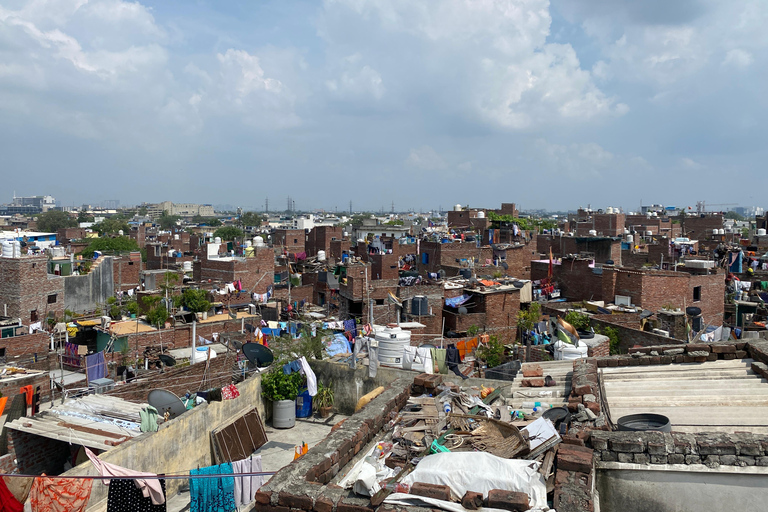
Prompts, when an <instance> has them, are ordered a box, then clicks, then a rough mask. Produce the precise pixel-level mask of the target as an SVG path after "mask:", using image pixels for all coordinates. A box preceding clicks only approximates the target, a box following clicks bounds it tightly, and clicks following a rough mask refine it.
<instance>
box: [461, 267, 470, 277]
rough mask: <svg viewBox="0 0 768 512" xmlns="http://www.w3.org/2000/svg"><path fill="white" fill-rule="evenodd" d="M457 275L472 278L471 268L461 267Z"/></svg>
mask: <svg viewBox="0 0 768 512" xmlns="http://www.w3.org/2000/svg"><path fill="white" fill-rule="evenodd" d="M459 275H460V276H461V277H463V278H464V279H471V278H472V270H471V269H468V268H463V269H461V270H459Z"/></svg>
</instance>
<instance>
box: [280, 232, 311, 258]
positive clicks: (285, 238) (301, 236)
mask: <svg viewBox="0 0 768 512" xmlns="http://www.w3.org/2000/svg"><path fill="white" fill-rule="evenodd" d="M306 242H307V234H306V232H305V231H304V230H303V229H276V230H275V231H274V233H272V247H274V248H275V249H279V250H280V251H282V250H285V251H287V252H290V253H299V252H306Z"/></svg>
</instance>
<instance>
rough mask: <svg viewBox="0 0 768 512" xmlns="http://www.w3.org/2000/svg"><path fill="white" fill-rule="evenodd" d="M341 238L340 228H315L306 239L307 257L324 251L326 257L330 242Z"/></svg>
mask: <svg viewBox="0 0 768 512" xmlns="http://www.w3.org/2000/svg"><path fill="white" fill-rule="evenodd" d="M343 238H344V229H343V228H342V227H341V226H315V227H314V228H312V230H311V231H310V232H309V234H308V235H307V237H306V240H307V241H306V252H307V256H317V252H318V251H325V254H326V257H328V256H330V254H331V241H333V240H342V239H343ZM273 240H274V237H273ZM273 245H274V242H273Z"/></svg>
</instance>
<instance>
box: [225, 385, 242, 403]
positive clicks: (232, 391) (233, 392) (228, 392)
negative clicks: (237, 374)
mask: <svg viewBox="0 0 768 512" xmlns="http://www.w3.org/2000/svg"><path fill="white" fill-rule="evenodd" d="M239 396H240V391H239V390H238V389H237V386H235V385H234V384H230V385H229V386H224V387H223V388H221V397H222V398H223V399H224V400H232V399H234V398H237V397H239Z"/></svg>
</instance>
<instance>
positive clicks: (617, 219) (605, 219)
mask: <svg viewBox="0 0 768 512" xmlns="http://www.w3.org/2000/svg"><path fill="white" fill-rule="evenodd" d="M611 210H612V209H611ZM569 221H570V226H571V227H575V230H574V231H575V234H576V236H590V235H595V236H621V235H622V234H624V226H625V224H626V215H624V214H623V213H620V212H618V213H617V212H611V213H604V212H603V211H601V210H598V211H596V212H595V211H592V210H584V209H579V210H578V211H577V212H576V216H575V217H574V218H572V219H569ZM593 231H594V232H595V233H592V232H593Z"/></svg>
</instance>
